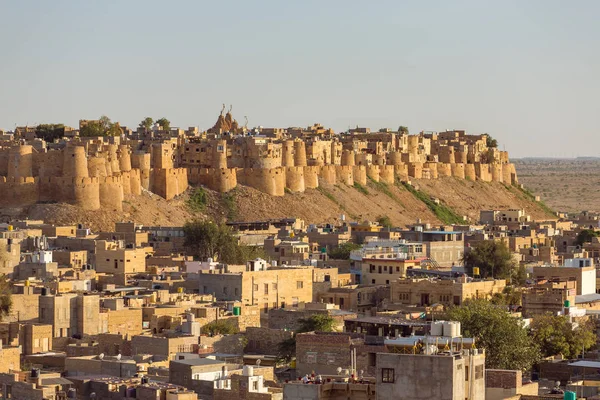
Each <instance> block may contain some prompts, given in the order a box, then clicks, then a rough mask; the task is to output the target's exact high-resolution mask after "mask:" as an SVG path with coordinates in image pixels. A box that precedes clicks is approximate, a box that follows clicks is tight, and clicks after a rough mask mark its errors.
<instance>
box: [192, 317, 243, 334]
mask: <svg viewBox="0 0 600 400" xmlns="http://www.w3.org/2000/svg"><path fill="white" fill-rule="evenodd" d="M200 332H201V333H203V334H205V335H210V336H215V335H233V334H235V333H238V332H239V329H237V328H236V327H235V326H234V325H232V324H230V323H229V322H227V321H224V320H219V321H212V322H209V323H208V324H206V325H204V326H203V327H202V329H200Z"/></svg>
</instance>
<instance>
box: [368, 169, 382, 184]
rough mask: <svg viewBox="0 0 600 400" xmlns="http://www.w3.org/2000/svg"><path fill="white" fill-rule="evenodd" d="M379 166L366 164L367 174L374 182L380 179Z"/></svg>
mask: <svg viewBox="0 0 600 400" xmlns="http://www.w3.org/2000/svg"><path fill="white" fill-rule="evenodd" d="M379 168H380V167H379V165H367V176H368V177H369V178H371V179H372V180H374V181H375V182H379V180H380V177H379V175H380V172H379Z"/></svg>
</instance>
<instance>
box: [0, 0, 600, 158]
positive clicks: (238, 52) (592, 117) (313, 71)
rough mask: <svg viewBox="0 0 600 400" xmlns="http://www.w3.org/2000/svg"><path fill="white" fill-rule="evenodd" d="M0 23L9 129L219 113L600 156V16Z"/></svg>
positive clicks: (232, 15)
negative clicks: (225, 109)
mask: <svg viewBox="0 0 600 400" xmlns="http://www.w3.org/2000/svg"><path fill="white" fill-rule="evenodd" d="M342 4H343V7H342V6H341V5H342ZM0 9H1V11H2V15H4V16H5V21H4V23H3V24H2V25H1V26H0V46H1V48H2V49H3V50H4V52H3V55H4V58H5V61H4V62H3V63H2V64H0V73H2V76H3V78H4V79H2V80H1V81H0V82H2V83H1V85H0V89H1V90H0V109H2V113H0V128H4V129H13V128H14V126H15V124H17V125H25V124H29V125H33V124H38V123H56V122H61V123H65V124H67V125H71V126H77V121H78V120H79V119H94V118H98V117H99V116H100V115H103V114H105V115H107V116H109V117H110V118H111V119H113V120H115V121H120V122H121V123H122V124H124V125H127V126H129V127H135V126H137V124H138V123H139V121H140V120H141V119H142V118H144V117H146V116H148V115H150V116H152V117H154V118H159V117H167V118H168V119H170V120H171V121H172V123H173V125H174V126H180V127H183V128H186V127H188V126H199V127H201V128H202V129H207V128H209V127H210V126H212V124H213V123H214V121H215V119H216V116H217V115H218V112H219V111H220V104H221V103H224V102H225V103H227V104H233V115H234V117H235V118H237V120H238V122H240V123H241V124H243V123H244V116H248V118H249V126H257V125H262V126H265V127H288V126H308V125H311V124H313V123H315V122H319V123H321V124H323V125H324V126H326V127H331V128H333V129H334V130H335V131H337V132H339V131H344V130H347V129H348V128H349V127H355V126H356V125H360V126H366V127H370V128H371V129H373V130H376V129H379V128H382V127H388V128H391V129H396V128H397V127H398V126H399V125H404V126H407V127H409V129H410V131H411V133H417V132H419V131H421V130H434V131H443V130H445V129H464V130H466V131H467V132H469V133H472V134H479V133H489V134H490V135H492V136H493V137H494V138H496V139H497V140H498V142H499V144H500V148H501V149H506V150H507V151H509V152H510V154H511V156H513V157H515V158H517V157H528V156H530V157H532V156H554V157H576V156H595V155H596V154H595V153H594V152H593V150H582V149H581V145H580V143H582V142H584V141H585V143H586V146H585V149H592V148H594V147H595V146H596V145H600V139H599V138H598V137H596V136H595V135H593V133H594V128H595V127H596V126H597V125H598V122H599V121H598V119H599V117H598V112H597V108H598V107H597V105H596V102H595V101H594V100H595V93H596V92H597V91H598V89H600V87H599V86H600V85H599V83H598V81H597V80H596V79H594V78H595V74H594V71H595V70H596V69H597V67H598V66H599V64H600V62H599V61H600V60H599V57H598V56H597V55H596V54H595V52H594V49H595V48H597V44H598V42H599V38H600V28H598V27H597V26H596V25H595V24H594V15H596V12H597V11H600V10H599V9H600V6H599V5H598V4H596V3H595V2H591V1H589V2H578V3H577V7H573V6H567V5H564V4H563V3H561V2H541V1H531V2H527V3H522V2H503V3H502V4H485V5H483V4H480V3H478V2H474V1H461V2H455V3H452V4H447V3H444V2H434V3H430V4H428V5H427V6H425V5H417V4H397V3H396V2H380V3H378V4H377V6H373V7H365V5H364V4H362V3H359V2H344V3H341V2H330V3H327V4H322V3H317V2H303V3H302V4H282V3H277V2H262V3H260V4H247V3H242V2H239V3H237V2H233V3H228V4H226V5H223V4H213V3H203V2H188V1H185V2H178V3H176V4H174V5H173V4H169V5H162V4H161V3H158V2H144V3H142V2H128V3H125V4H123V3H118V2H108V3H104V2H103V3H102V4H100V3H97V4H79V3H77V2H73V1H63V2H57V3H52V4H46V3H43V2H37V1H31V2H19V3H11V4H4V5H2V6H0ZM595 11H596V12H595ZM22 21H28V24H27V29H24V28H23V26H24V25H22ZM565 137H568V138H569V139H570V140H569V141H565V140H564V138H565Z"/></svg>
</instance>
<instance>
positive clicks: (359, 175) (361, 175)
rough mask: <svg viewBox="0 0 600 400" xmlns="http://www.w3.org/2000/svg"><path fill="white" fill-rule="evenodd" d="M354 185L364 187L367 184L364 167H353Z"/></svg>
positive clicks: (365, 168)
mask: <svg viewBox="0 0 600 400" xmlns="http://www.w3.org/2000/svg"><path fill="white" fill-rule="evenodd" d="M353 173H354V183H358V184H359V185H363V186H365V185H366V184H367V167H365V166H364V165H355V166H354V167H353Z"/></svg>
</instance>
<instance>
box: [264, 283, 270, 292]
mask: <svg viewBox="0 0 600 400" xmlns="http://www.w3.org/2000/svg"><path fill="white" fill-rule="evenodd" d="M265 294H269V284H268V283H265Z"/></svg>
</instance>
